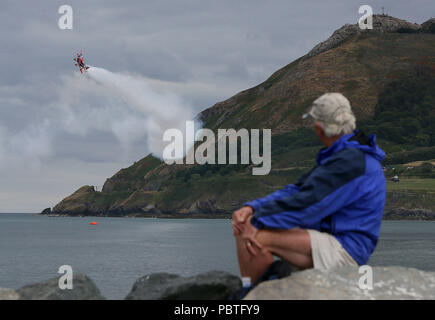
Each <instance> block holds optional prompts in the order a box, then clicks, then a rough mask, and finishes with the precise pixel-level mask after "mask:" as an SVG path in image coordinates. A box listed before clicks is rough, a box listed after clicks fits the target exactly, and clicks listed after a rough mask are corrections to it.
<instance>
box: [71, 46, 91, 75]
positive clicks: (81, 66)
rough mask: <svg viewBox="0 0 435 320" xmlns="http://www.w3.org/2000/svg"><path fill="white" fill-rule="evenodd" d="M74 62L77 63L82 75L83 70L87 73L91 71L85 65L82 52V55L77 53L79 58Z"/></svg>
mask: <svg viewBox="0 0 435 320" xmlns="http://www.w3.org/2000/svg"><path fill="white" fill-rule="evenodd" d="M73 60H74V61H75V62H76V63H75V66H77V67H79V69H80V73H83V70H84V71H86V70H88V69H89V67H88V66H87V65H86V64H85V59H84V57H83V53H82V52H81V51H80V53H77V57H75V58H74V59H73Z"/></svg>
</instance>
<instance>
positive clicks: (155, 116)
mask: <svg viewBox="0 0 435 320" xmlns="http://www.w3.org/2000/svg"><path fill="white" fill-rule="evenodd" d="M88 75H89V76H90V77H91V78H92V79H94V80H95V81H97V82H98V83H100V84H102V85H103V86H105V87H106V88H108V89H109V90H110V91H111V92H112V93H113V94H116V95H117V96H118V97H120V98H121V99H122V100H123V101H125V103H126V104H125V105H126V106H127V107H128V108H130V109H131V111H133V112H135V113H137V114H139V115H140V116H141V118H143V123H142V124H141V123H136V124H135V126H133V127H132V128H128V123H117V124H116V126H115V127H114V128H113V129H114V132H115V134H116V135H117V136H118V137H119V138H120V139H121V140H123V139H124V134H120V133H119V132H123V133H124V131H127V132H131V131H134V130H138V129H139V128H140V127H142V128H143V129H144V130H145V133H146V136H147V146H148V149H149V150H150V151H151V152H152V153H153V154H154V155H156V156H158V157H160V158H161V157H162V152H163V149H164V147H165V146H166V145H167V142H164V141H163V139H162V138H163V133H164V131H165V130H167V129H171V128H176V129H179V130H181V131H183V132H184V131H185V126H186V120H192V119H193V118H194V113H193V110H192V108H191V107H190V106H188V105H187V104H186V103H183V101H182V100H181V99H180V98H179V97H178V96H176V95H174V94H171V93H158V92H155V91H154V90H152V89H151V87H150V86H149V85H148V84H147V82H146V81H145V79H142V78H138V77H132V76H128V75H121V74H116V73H113V72H110V71H107V70H105V69H102V68H96V67H91V68H90V69H89V70H88ZM141 121H142V120H141ZM198 125H199V123H198ZM197 127H198V126H197ZM198 129H199V128H198ZM139 131H140V130H139ZM124 140H125V139H124Z"/></svg>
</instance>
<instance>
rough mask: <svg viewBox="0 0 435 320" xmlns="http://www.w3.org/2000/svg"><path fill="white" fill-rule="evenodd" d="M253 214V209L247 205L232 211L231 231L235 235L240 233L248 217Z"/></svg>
mask: <svg viewBox="0 0 435 320" xmlns="http://www.w3.org/2000/svg"><path fill="white" fill-rule="evenodd" d="M253 214H254V210H253V209H252V208H251V207H249V206H247V207H243V208H240V209H239V210H237V211H234V213H233V233H234V235H235V236H236V235H240V234H242V232H243V230H244V229H245V224H246V222H247V221H248V218H250V217H251V216H252V215H253Z"/></svg>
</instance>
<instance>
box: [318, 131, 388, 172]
mask: <svg viewBox="0 0 435 320" xmlns="http://www.w3.org/2000/svg"><path fill="white" fill-rule="evenodd" d="M346 148H357V149H360V150H361V151H363V152H364V153H367V154H369V155H371V156H372V157H373V158H375V159H376V160H378V161H382V160H384V159H385V152H384V151H383V150H382V149H381V148H379V147H378V145H377V144H376V135H375V134H370V135H368V136H365V135H364V133H363V132H362V131H359V130H355V131H354V132H353V133H351V134H345V135H343V136H341V137H340V138H339V139H338V140H336V141H335V142H334V143H333V144H332V145H331V146H330V147H326V148H323V149H321V150H320V151H319V154H318V155H317V163H318V164H322V163H323V162H324V161H325V160H327V159H328V158H329V157H330V156H332V155H333V154H334V153H336V152H338V151H340V150H342V149H346Z"/></svg>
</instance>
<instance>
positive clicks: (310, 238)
mask: <svg viewBox="0 0 435 320" xmlns="http://www.w3.org/2000/svg"><path fill="white" fill-rule="evenodd" d="M307 115H309V116H310V117H311V118H312V119H313V120H314V121H313V126H314V130H315V132H316V133H317V136H318V137H319V139H320V141H321V142H322V143H323V144H324V145H325V146H326V147H325V148H323V149H321V150H320V152H319V154H318V155H317V159H316V162H317V164H316V166H315V167H314V168H313V169H312V170H311V171H309V172H308V173H306V174H305V175H303V176H302V177H300V178H299V180H298V182H297V183H296V184H290V185H287V186H286V187H285V188H284V189H282V190H278V191H276V192H274V193H272V194H270V195H268V196H266V197H264V198H261V199H256V200H253V201H250V202H247V203H246V204H245V206H244V207H243V208H241V209H239V210H237V211H236V212H234V214H233V231H234V236H235V238H236V246H237V255H238V260H239V267H240V272H241V275H242V277H249V278H251V282H255V281H256V280H257V279H258V278H259V277H260V276H261V275H262V274H263V273H264V272H265V271H266V270H267V269H268V267H269V266H270V265H271V264H272V262H273V260H274V259H273V255H275V256H278V257H280V258H281V259H282V260H285V261H288V262H289V263H290V264H291V265H293V266H295V267H297V268H299V269H307V268H313V267H314V268H316V269H328V268H331V267H335V266H342V265H363V264H365V263H366V262H367V261H368V259H369V257H370V255H371V253H372V252H373V250H374V249H375V246H376V243H377V241H378V236H379V229H380V226H381V219H382V214H383V210H384V204H385V194H386V190H385V185H386V183H385V177H384V173H383V171H382V166H381V164H380V161H382V160H383V159H384V157H385V153H384V152H383V151H382V150H381V149H380V148H379V147H378V146H377V145H376V137H375V136H374V135H370V136H368V137H366V136H365V135H364V134H363V133H362V132H360V131H358V130H355V117H354V115H353V113H352V110H351V107H350V103H349V101H348V100H347V99H346V98H345V97H344V96H343V95H341V94H339V93H327V94H324V95H323V96H321V97H320V98H318V99H317V100H315V101H314V103H313V105H312V108H311V111H310V112H309V113H308V114H307Z"/></svg>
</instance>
